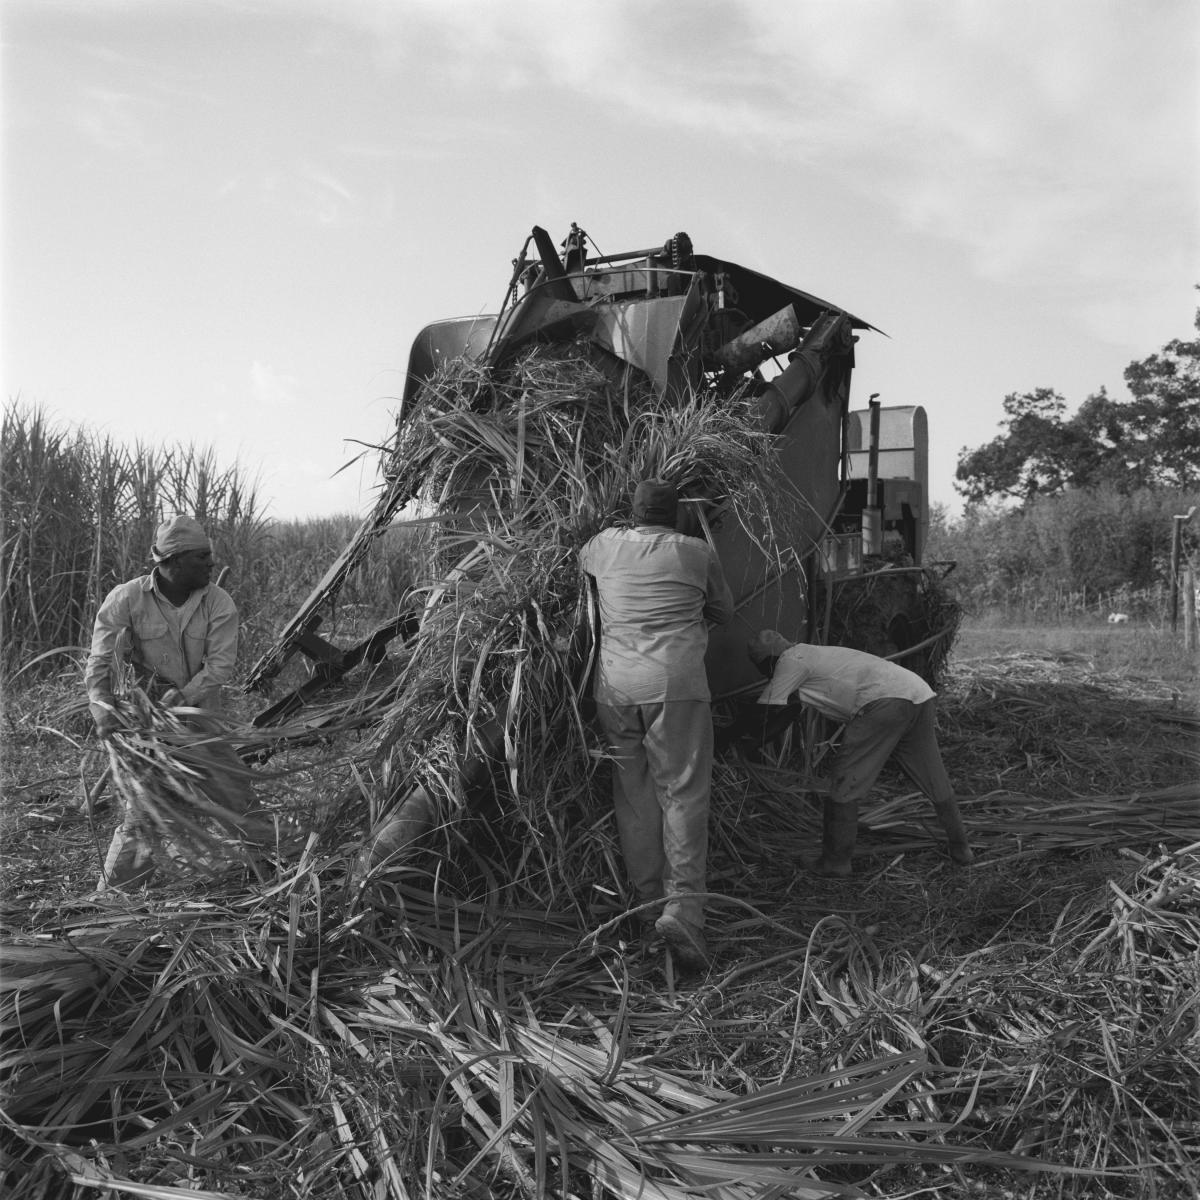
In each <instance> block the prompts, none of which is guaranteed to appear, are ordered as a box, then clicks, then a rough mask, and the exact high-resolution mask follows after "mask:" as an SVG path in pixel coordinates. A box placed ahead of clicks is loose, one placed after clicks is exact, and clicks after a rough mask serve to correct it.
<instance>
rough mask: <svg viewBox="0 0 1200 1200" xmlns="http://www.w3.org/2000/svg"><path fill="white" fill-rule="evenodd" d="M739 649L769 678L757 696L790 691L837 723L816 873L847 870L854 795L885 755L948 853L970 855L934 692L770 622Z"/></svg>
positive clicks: (777, 698)
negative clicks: (930, 816)
mask: <svg viewBox="0 0 1200 1200" xmlns="http://www.w3.org/2000/svg"><path fill="white" fill-rule="evenodd" d="M747 650H748V652H749V654H750V658H751V659H752V660H753V661H754V663H755V664H756V665H757V666H758V668H759V670H760V671H762V672H763V674H764V675H766V676H768V678H769V679H770V680H771V682H770V683H769V684H768V685H767V687H766V689H765V690H764V691H763V693H762V695H761V696H760V697H759V700H758V702H759V704H768V705H776V706H782V705H787V704H789V702H791V700H792V698H793V697H798V698H799V700H800V702H801V703H803V704H809V705H811V706H812V707H813V708H815V709H816V710H817V711H818V712H819V713H821V714H822V715H824V716H826V717H829V718H831V719H832V720H835V721H841V722H844V723H845V729H844V730H843V732H842V738H841V743H840V745H839V746H838V749H837V752H836V754H835V755H834V760H833V766H832V770H831V775H830V786H829V795H828V796H827V797H826V799H825V803H824V811H823V821H822V825H823V831H822V839H821V856H820V858H818V860H817V862H816V864H815V867H814V869H815V870H816V871H817V873H818V874H821V875H831V876H838V877H844V876H847V875H849V874H850V870H851V868H850V856H851V854H852V853H853V850H854V843H855V840H856V838H857V832H858V805H859V802H860V801H861V800H864V799H865V798H866V796H867V794H868V793H869V792H870V790H871V787H872V785H873V784H874V783H875V780H876V779H877V778H878V777H879V772H880V771H881V770H882V769H883V765H884V763H885V762H887V761H888V759H889V758H894V759H895V760H896V762H897V764H898V765H899V766H900V767H901V768H902V769H903V770H904V772H905V773H906V774H907V775H908V776H909V778H910V779H912V781H913V782H914V783H915V784H916V785H917V787H919V788H920V789H921V790H922V791H923V792H924V793H925V795H926V796H928V797H929V799H930V800H931V801H932V802H933V809H934V812H935V813H936V814H937V818H938V821H939V823H940V824H941V826H942V828H943V829H944V830H945V831H946V836H947V838H948V840H949V847H950V857H951V858H952V859H953V860H954V861H955V862H956V863H961V864H966V863H969V862H971V861H972V860H973V855H972V853H971V848H970V846H968V844H967V835H966V831H965V830H964V828H963V823H962V817H961V816H960V815H959V811H958V804H957V802H956V801H955V798H954V789H953V787H952V786H951V784H950V778H949V776H948V775H947V774H946V768H945V766H944V765H943V763H942V756H941V752H940V751H939V750H938V744H937V734H936V732H935V729H934V695H935V693H934V691H933V689H932V688H931V687H930V686H929V685H928V684H927V683H926V682H925V681H924V680H923V679H922V678H921V677H920V676H919V675H917V674H915V673H914V672H912V671H909V670H907V669H906V668H904V667H902V666H900V665H898V664H897V663H893V662H888V661H887V660H886V659H883V658H878V657H877V656H876V655H874V654H866V653H864V652H863V651H861V650H849V649H847V648H846V647H844V646H811V645H808V644H806V643H804V642H797V643H796V644H792V643H791V642H789V641H788V640H787V639H786V638H784V637H783V636H782V635H781V634H779V633H777V632H776V631H775V630H774V629H764V630H763V631H762V632H760V633H758V634H756V635H755V636H754V637H753V638H752V639H751V640H750V643H749V645H748V646H747Z"/></svg>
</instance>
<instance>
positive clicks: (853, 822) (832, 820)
mask: <svg viewBox="0 0 1200 1200" xmlns="http://www.w3.org/2000/svg"><path fill="white" fill-rule="evenodd" d="M857 838H858V804H857V803H856V802H855V801H853V800H850V801H847V802H838V801H836V800H832V799H830V798H829V797H828V796H826V797H825V800H824V803H823V805H822V809H821V857H820V858H818V859H817V861H816V862H815V863H813V867H812V869H813V871H814V873H815V874H817V875H827V876H829V877H830V878H833V879H846V878H848V877H849V875H850V872H851V867H850V855H851V854H852V853H853V851H854V843H855V841H856V840H857Z"/></svg>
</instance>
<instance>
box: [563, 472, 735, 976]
mask: <svg viewBox="0 0 1200 1200" xmlns="http://www.w3.org/2000/svg"><path fill="white" fill-rule="evenodd" d="M677 508H678V495H677V493H676V491H675V488H674V487H672V486H671V485H670V484H668V483H664V482H663V481H662V480H658V479H651V480H647V481H645V482H643V483H639V484H638V486H637V488H636V490H635V491H634V495H633V521H634V524H633V528H631V529H622V528H611V529H604V530H601V532H600V533H598V534H596V536H595V537H593V538H592V539H591V540H590V541H589V542H588V543H587V544H586V545H585V546H584V547H583V549H582V551H581V552H580V562H581V565H582V567H583V569H584V571H586V572H587V574H588V575H590V576H591V577H592V578H593V579H594V580H595V582H596V590H597V595H598V600H599V609H600V653H599V661H598V664H597V670H596V684H595V699H596V713H597V719H598V720H599V723H600V727H601V730H602V731H603V734H604V737H605V741H606V742H607V744H608V748H609V750H610V752H611V754H612V756H613V765H614V769H613V806H614V810H615V814H616V820H617V830H618V832H619V834H620V837H621V849H622V852H623V854H624V857H625V865H626V868H627V870H628V871H629V875H630V878H631V880H632V882H633V885H634V889H635V891H636V894H637V898H638V901H639V902H640V903H645V902H647V901H653V900H659V899H662V900H664V901H665V902H664V904H663V905H662V912H661V915H660V916H659V917H658V919H657V920H656V921H655V927H656V929H657V930H658V932H659V933H660V934H662V936H663V938H664V939H665V940H666V941H667V942H668V944H669V945H670V946H671V948H672V950H673V952H674V953H675V955H676V957H677V958H678V960H679V961H680V962H681V963H682V964H683V965H685V966H689V967H699V966H703V965H704V964H705V963H707V961H708V950H707V947H706V945H705V942H704V934H703V932H702V931H703V927H704V901H703V899H702V898H700V897H699V896H695V895H691V894H690V893H700V892H703V891H704V890H705V871H706V864H707V856H708V803H709V792H710V790H711V787H712V754H713V728H712V712H711V709H710V700H711V694H710V692H709V690H708V677H707V675H706V673H705V669H704V654H705V651H706V649H707V647H708V625H707V622H711V623H713V624H718V625H723V624H724V623H725V622H726V621H728V620H729V618H730V617H731V616H732V615H733V598H732V596H731V595H730V592H729V587H728V585H727V584H726V582H725V577H724V575H723V573H722V571H721V565H720V563H719V562H718V560H717V556H716V553H715V552H714V550H713V548H712V547H711V546H710V545H709V544H708V542H706V541H704V540H703V539H702V538H696V537H687V536H685V535H684V534H682V533H678V532H676V529H675V520H676V515H677Z"/></svg>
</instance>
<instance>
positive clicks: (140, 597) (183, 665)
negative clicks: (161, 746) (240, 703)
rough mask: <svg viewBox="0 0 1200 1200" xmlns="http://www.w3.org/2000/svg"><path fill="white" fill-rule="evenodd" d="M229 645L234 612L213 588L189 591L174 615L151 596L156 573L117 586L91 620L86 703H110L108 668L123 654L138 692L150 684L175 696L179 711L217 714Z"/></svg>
mask: <svg viewBox="0 0 1200 1200" xmlns="http://www.w3.org/2000/svg"><path fill="white" fill-rule="evenodd" d="M237 637H238V613H237V606H236V605H235V604H234V602H233V597H232V596H230V594H229V593H228V592H227V591H225V590H224V589H223V588H219V587H217V586H216V584H211V583H210V584H209V585H208V586H207V587H203V588H200V589H198V590H197V591H194V592H193V593H192V594H191V595H190V596H189V597H188V598H187V599H186V600H185V601H184V602H183V604H181V605H180V606H179V607H178V608H176V607H175V605H173V604H172V603H171V602H170V601H169V600H168V599H167V598H166V596H164V595H163V594H162V592H161V591H159V589H158V586H157V573H156V572H151V573H150V574H149V575H140V576H138V578H137V579H131V580H129V581H128V582H127V583H121V584H118V585H117V586H116V587H115V588H113V590H112V591H111V592H109V593H108V595H107V596H106V597H105V599H104V603H103V604H102V605H101V606H100V611H99V612H98V613H97V614H96V624H95V626H94V628H93V630H92V650H91V654H89V656H88V662H87V670H86V672H85V675H84V686H85V687H86V688H87V695H88V700H89V701H90V702H91V703H93V704H95V703H96V702H98V701H108V700H111V699H112V694H113V692H112V688H113V685H112V673H113V668H114V666H115V665H116V664H117V662H118V661H119V660H121V659H123V658H124V657H125V655H126V654H128V657H129V660H130V662H131V663H132V665H133V668H134V671H135V672H136V674H137V677H138V681H139V683H140V684H141V685H142V686H146V685H148V684H149V683H150V682H151V681H152V680H153V679H154V678H155V677H157V678H159V679H161V680H164V681H166V682H167V683H168V684H170V685H171V686H172V687H176V688H178V689H179V691H180V692H181V693H182V695H183V702H184V703H185V704H190V705H195V706H198V707H202V708H219V707H220V689H221V685H222V684H225V683H228V682H229V680H230V679H231V678H232V676H233V667H234V661H235V660H236V658H237Z"/></svg>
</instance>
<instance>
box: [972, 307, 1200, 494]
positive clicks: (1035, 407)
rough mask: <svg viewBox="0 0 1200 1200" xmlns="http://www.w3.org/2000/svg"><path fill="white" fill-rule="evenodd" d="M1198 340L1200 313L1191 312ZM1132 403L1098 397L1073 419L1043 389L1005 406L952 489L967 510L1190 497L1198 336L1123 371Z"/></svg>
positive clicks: (1195, 473) (1198, 472)
mask: <svg viewBox="0 0 1200 1200" xmlns="http://www.w3.org/2000/svg"><path fill="white" fill-rule="evenodd" d="M1195 324H1196V329H1197V332H1198V333H1200V310H1198V311H1197V313H1196V322H1195ZM1125 381H1126V383H1127V384H1128V387H1129V391H1130V393H1131V394H1132V396H1133V399H1132V400H1131V401H1126V402H1121V401H1117V400H1114V399H1112V397H1110V396H1109V395H1108V394H1107V392H1106V391H1105V390H1104V389H1103V388H1101V390H1100V391H1099V392H1098V393H1096V394H1095V395H1092V396H1089V397H1088V398H1087V399H1086V400H1085V401H1084V402H1083V404H1082V405H1080V407H1079V410H1078V411H1077V412H1076V413H1075V414H1074V415H1073V416H1071V417H1067V415H1066V401H1065V400H1064V399H1063V397H1062V396H1060V395H1059V394H1058V393H1057V392H1055V391H1052V390H1051V389H1049V388H1038V389H1037V390H1036V391H1033V392H1020V393H1018V392H1012V393H1010V394H1009V395H1008V396H1006V397H1005V398H1004V414H1005V415H1004V418H1003V419H1002V420H1001V422H1000V426H1001V431H1002V432H1001V433H1000V434H999V435H998V436H997V437H995V438H993V439H992V440H991V441H990V442H988V443H987V444H986V445H984V446H979V447H977V448H976V449H974V450H966V449H964V450H963V452H962V454H961V455H960V456H959V460H958V469H957V471H956V472H955V477H956V482H955V487H956V489H957V490H958V491H959V492H960V493H962V495H964V496H965V497H966V499H967V501H968V502H969V503H971V504H979V503H981V502H983V501H986V500H989V499H998V498H1002V497H1010V498H1015V499H1018V500H1020V501H1022V502H1023V503H1029V502H1031V501H1033V500H1034V499H1036V498H1038V497H1042V496H1055V495H1060V494H1062V493H1063V492H1065V491H1067V490H1069V489H1075V488H1092V487H1111V488H1115V489H1116V490H1117V491H1118V492H1122V493H1130V492H1133V491H1136V490H1137V489H1138V488H1146V487H1149V488H1180V489H1185V490H1186V489H1190V488H1192V487H1194V486H1195V485H1196V484H1197V483H1198V482H1200V337H1198V338H1197V339H1194V340H1192V341H1183V340H1180V339H1176V340H1175V341H1173V342H1169V343H1168V344H1167V345H1166V346H1164V347H1163V349H1162V350H1161V351H1160V352H1159V353H1157V354H1152V355H1151V356H1150V357H1149V358H1146V359H1143V360H1142V361H1140V362H1133V363H1130V365H1129V366H1128V367H1127V368H1126V370H1125Z"/></svg>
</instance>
